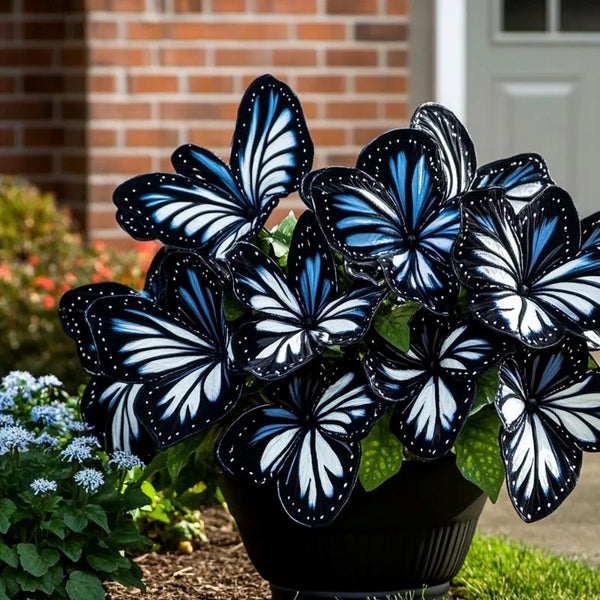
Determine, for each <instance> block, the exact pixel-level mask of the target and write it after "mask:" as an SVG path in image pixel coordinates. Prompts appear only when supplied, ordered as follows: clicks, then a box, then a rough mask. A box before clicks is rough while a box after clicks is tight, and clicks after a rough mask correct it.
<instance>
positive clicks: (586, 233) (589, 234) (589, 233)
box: [581, 212, 600, 350]
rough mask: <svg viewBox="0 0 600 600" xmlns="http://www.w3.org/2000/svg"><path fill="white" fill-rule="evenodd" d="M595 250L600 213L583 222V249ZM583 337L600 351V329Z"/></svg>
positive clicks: (599, 241)
mask: <svg viewBox="0 0 600 600" xmlns="http://www.w3.org/2000/svg"><path fill="white" fill-rule="evenodd" d="M593 248H600V212H597V213H594V214H593V215H590V216H589V217H586V218H585V219H582V221H581V249H582V250H591V249H593ZM583 335H584V337H585V339H586V340H587V344H588V348H589V349H590V350H600V329H589V330H587V331H584V332H583Z"/></svg>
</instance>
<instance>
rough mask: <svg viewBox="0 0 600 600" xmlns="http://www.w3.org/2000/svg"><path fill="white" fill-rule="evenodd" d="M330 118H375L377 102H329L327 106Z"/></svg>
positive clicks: (327, 115) (327, 114) (326, 113)
mask: <svg viewBox="0 0 600 600" xmlns="http://www.w3.org/2000/svg"><path fill="white" fill-rule="evenodd" d="M325 116H326V117H327V118H328V119H346V120H352V119H374V118H375V117H377V104H376V103H375V102H356V101H347V102H328V103H327V105H326V106H325Z"/></svg>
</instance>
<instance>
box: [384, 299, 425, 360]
mask: <svg viewBox="0 0 600 600" xmlns="http://www.w3.org/2000/svg"><path fill="white" fill-rule="evenodd" d="M418 309H419V305H418V304H415V303H414V302H404V303H403V304H393V305H391V306H390V305H389V304H387V303H386V304H382V305H381V307H380V308H379V309H378V310H377V312H376V313H375V319H374V320H373V326H374V327H375V331H377V333H378V334H379V335H380V336H381V337H382V338H383V339H384V340H386V341H388V342H389V343H390V344H392V346H395V347H396V348H398V349H399V350H402V351H403V352H406V351H407V350H408V349H409V347H410V329H409V328H408V322H409V320H410V318H411V317H412V316H413V315H414V314H415V312H416V311H417V310H418Z"/></svg>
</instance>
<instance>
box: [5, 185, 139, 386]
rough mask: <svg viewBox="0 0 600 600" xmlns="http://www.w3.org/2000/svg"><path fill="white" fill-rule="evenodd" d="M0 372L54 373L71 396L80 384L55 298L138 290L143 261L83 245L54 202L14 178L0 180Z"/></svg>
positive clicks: (98, 246) (134, 255)
mask: <svg viewBox="0 0 600 600" xmlns="http://www.w3.org/2000/svg"><path fill="white" fill-rule="evenodd" d="M0 215H1V219H0V331H2V333H3V336H2V344H0V373H7V372H8V371H10V370H13V369H16V370H27V371H29V372H31V373H33V374H34V375H42V374H44V373H50V372H51V373H54V374H55V375H56V376H57V377H59V378H60V379H61V380H62V381H63V382H64V383H65V385H66V386H67V388H68V389H69V390H70V391H75V389H76V388H77V385H78V384H80V383H82V382H83V381H84V380H85V374H84V373H83V371H82V369H81V367H80V365H79V361H78V360H77V354H76V350H75V346H74V344H73V342H72V341H71V340H69V338H68V337H67V336H66V335H65V334H64V332H63V331H62V328H61V326H60V323H59V321H58V316H57V305H58V299H59V297H60V296H61V295H62V294H63V293H64V292H65V291H66V290H68V289H70V288H72V287H74V286H77V285H82V284H84V283H90V282H97V281H103V280H116V281H120V282H122V283H125V284H127V285H130V286H131V287H134V288H137V289H140V288H141V286H142V285H143V280H144V277H143V276H144V272H145V267H146V265H147V262H148V260H149V258H150V254H149V253H148V252H146V251H145V247H144V245H140V247H139V251H130V252H119V253H117V252H116V251H114V250H111V249H110V248H107V247H106V246H105V245H102V244H95V245H92V246H88V245H86V244H85V243H84V241H83V240H82V238H81V236H80V235H78V234H76V233H74V231H73V223H72V220H71V218H70V217H69V215H68V213H67V212H66V211H65V210H61V209H59V208H58V207H57V205H56V202H55V199H54V197H53V196H52V195H51V194H48V193H42V192H41V191H40V190H39V189H37V188H36V187H34V186H32V185H30V184H28V183H27V182H25V181H23V180H21V179H15V178H8V177H7V178H1V179H0Z"/></svg>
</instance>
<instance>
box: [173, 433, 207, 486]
mask: <svg viewBox="0 0 600 600" xmlns="http://www.w3.org/2000/svg"><path fill="white" fill-rule="evenodd" d="M205 435H206V433H205V432H202V433H200V434H199V435H194V436H192V437H190V438H187V439H186V440H183V441H182V442H179V443H178V444H175V445H174V446H171V447H170V448H169V449H168V450H167V471H168V472H169V477H170V478H171V481H173V482H175V481H177V477H178V476H179V473H181V471H182V469H183V468H184V467H185V466H186V465H187V463H188V461H189V460H190V457H191V455H192V454H193V453H194V452H195V451H196V448H197V447H198V444H200V443H201V441H202V440H203V439H204V437H205Z"/></svg>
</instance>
